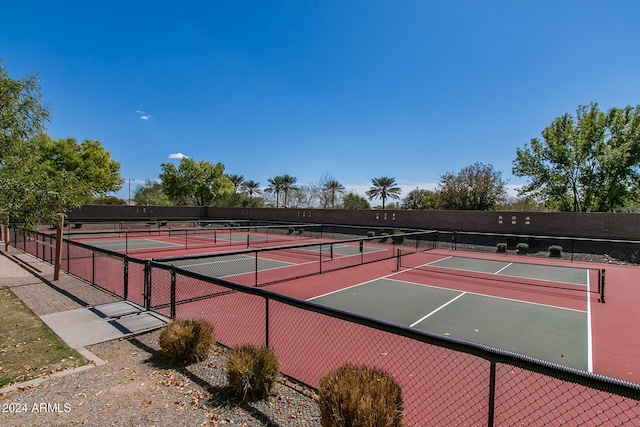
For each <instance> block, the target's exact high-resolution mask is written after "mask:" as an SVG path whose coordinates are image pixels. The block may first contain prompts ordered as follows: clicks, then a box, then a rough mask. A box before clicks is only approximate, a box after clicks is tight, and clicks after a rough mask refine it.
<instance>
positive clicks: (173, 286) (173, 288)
mask: <svg viewBox="0 0 640 427" xmlns="http://www.w3.org/2000/svg"><path fill="white" fill-rule="evenodd" d="M170 310H171V311H170V315H169V317H171V318H172V319H175V318H176V271H175V270H174V269H173V268H171V309H170Z"/></svg>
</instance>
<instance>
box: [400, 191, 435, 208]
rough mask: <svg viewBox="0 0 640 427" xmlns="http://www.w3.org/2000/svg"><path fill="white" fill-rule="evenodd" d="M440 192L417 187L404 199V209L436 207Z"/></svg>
mask: <svg viewBox="0 0 640 427" xmlns="http://www.w3.org/2000/svg"><path fill="white" fill-rule="evenodd" d="M437 206H438V193H436V192H435V191H431V190H423V189H419V188H416V189H415V190H412V191H410V192H409V194H407V195H406V196H405V197H404V198H403V199H402V209H436V208H437Z"/></svg>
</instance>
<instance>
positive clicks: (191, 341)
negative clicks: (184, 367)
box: [159, 320, 214, 364]
mask: <svg viewBox="0 0 640 427" xmlns="http://www.w3.org/2000/svg"><path fill="white" fill-rule="evenodd" d="M213 343H214V338H213V327H212V326H211V325H210V324H209V323H207V322H206V321H205V320H174V321H173V322H171V323H169V324H168V325H166V326H164V327H163V328H162V330H161V331H160V338H159V344H160V349H161V351H162V354H163V355H164V356H165V357H166V358H168V359H170V360H172V361H173V362H176V363H184V364H189V363H194V362H198V361H201V360H204V359H206V358H207V356H208V355H209V350H210V349H211V346H212V345H213Z"/></svg>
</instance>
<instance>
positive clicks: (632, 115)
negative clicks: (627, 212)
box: [512, 102, 640, 212]
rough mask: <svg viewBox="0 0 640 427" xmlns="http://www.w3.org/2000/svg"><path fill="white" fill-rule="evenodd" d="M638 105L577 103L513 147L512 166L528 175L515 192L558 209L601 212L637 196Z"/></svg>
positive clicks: (639, 176) (517, 172) (639, 157)
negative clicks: (539, 134)
mask: <svg viewBox="0 0 640 427" xmlns="http://www.w3.org/2000/svg"><path fill="white" fill-rule="evenodd" d="M639 163H640V105H637V106H636V107H631V106H627V107H625V108H615V107H614V108H611V109H610V110H609V111H608V112H606V113H605V112H602V111H600V110H599V109H598V104H597V103H594V102H592V103H591V104H590V105H589V106H585V105H581V106H578V108H577V110H576V116H575V118H574V117H573V116H572V115H570V114H568V113H566V114H564V115H562V116H560V117H557V118H556V119H555V120H554V121H553V122H552V123H551V125H549V126H547V127H546V128H545V129H544V130H543V131H542V140H540V139H538V138H533V139H532V140H531V142H530V146H527V145H525V147H524V148H518V149H517V151H516V159H515V160H514V162H513V168H512V172H513V174H514V175H516V176H519V177H528V178H529V180H530V182H529V183H528V184H527V185H525V186H523V187H522V188H521V189H520V191H519V195H524V196H531V197H533V198H534V199H535V200H537V201H539V202H541V203H543V204H544V205H545V206H547V207H549V208H552V209H558V210H561V211H573V212H605V211H612V210H616V209H620V208H622V207H624V206H626V205H630V204H634V203H637V202H638V198H637V195H638V192H637V188H638V182H639V180H640V174H639V169H638V167H639Z"/></svg>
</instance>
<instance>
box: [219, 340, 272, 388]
mask: <svg viewBox="0 0 640 427" xmlns="http://www.w3.org/2000/svg"><path fill="white" fill-rule="evenodd" d="M279 371H280V363H279V362H278V359H277V358H276V356H275V354H274V353H273V351H272V350H271V349H269V348H267V347H264V346H254V345H247V346H242V347H237V348H234V349H232V350H230V351H229V352H228V354H227V381H228V383H229V387H231V389H232V390H233V391H234V392H235V393H236V395H237V396H238V397H240V398H241V399H242V400H247V399H264V398H266V397H267V396H268V395H269V393H270V392H271V389H272V388H273V386H274V384H275V382H276V380H277V379H278V373H279Z"/></svg>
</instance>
